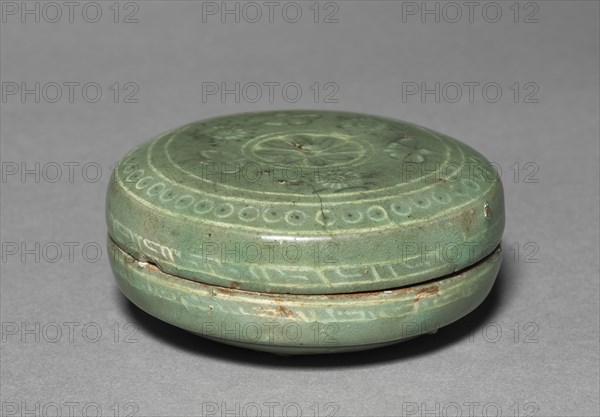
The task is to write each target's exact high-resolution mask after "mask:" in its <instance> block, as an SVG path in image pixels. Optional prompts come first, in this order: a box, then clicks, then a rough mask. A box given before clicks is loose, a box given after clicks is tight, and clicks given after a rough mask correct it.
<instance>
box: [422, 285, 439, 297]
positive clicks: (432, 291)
mask: <svg viewBox="0 0 600 417" xmlns="http://www.w3.org/2000/svg"><path fill="white" fill-rule="evenodd" d="M439 292H440V288H439V287H438V286H437V285H430V286H429V287H425V288H421V289H420V290H419V292H417V300H418V299H419V298H423V297H432V296H434V295H438V293H439Z"/></svg>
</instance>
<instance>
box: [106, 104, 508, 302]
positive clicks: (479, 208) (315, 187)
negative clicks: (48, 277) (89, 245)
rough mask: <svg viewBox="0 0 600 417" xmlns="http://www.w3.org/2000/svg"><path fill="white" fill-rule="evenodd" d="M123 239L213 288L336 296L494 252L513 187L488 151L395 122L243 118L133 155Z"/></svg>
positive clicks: (183, 133)
mask: <svg viewBox="0 0 600 417" xmlns="http://www.w3.org/2000/svg"><path fill="white" fill-rule="evenodd" d="M106 212H107V222H108V232H109V236H110V238H111V239H113V240H114V241H115V243H116V244H117V245H118V246H119V247H121V248H122V249H123V250H125V251H126V252H128V253H129V254H130V255H132V256H133V257H134V258H135V259H137V260H138V261H141V262H151V263H153V264H154V265H156V266H157V267H158V268H159V269H161V270H162V271H164V272H166V273H169V274H172V275H176V276H179V277H183V278H188V279H192V280H196V281H201V282H204V283H208V284H213V285H218V286H223V287H229V288H239V289H245V290H250V291H262V292H274V293H297V294H328V293H349V292H359V291H360V292H363V291H373V290H381V289H391V288H396V287H401V286H406V285H411V284H415V283H418V282H423V281H427V280H431V279H434V278H437V277H441V276H444V275H447V274H450V273H453V272H455V271H458V270H461V269H463V268H466V267H469V266H470V265H472V264H474V263H476V262H477V261H479V260H481V259H483V258H484V257H485V256H487V255H488V254H490V253H491V252H492V251H493V250H494V249H495V248H496V246H497V245H498V244H499V242H500V239H501V236H502V232H503V229H504V199H503V191H502V184H501V181H500V179H499V178H498V176H497V175H496V172H495V170H494V169H493V167H492V165H491V164H490V163H489V162H488V161H487V160H486V159H485V158H484V157H483V156H482V155H481V154H479V153H478V152H476V151H475V150H473V149H471V148H470V147H468V146H466V145H464V144H462V143H461V142H458V141H457V140H454V139H452V138H450V137H448V136H445V135H442V134H440V133H437V132H434V131H431V130H429V129H426V128H423V127H420V126H417V125H414V124H411V123H406V122H401V121H397V120H392V119H387V118H382V117H376V116H370V115H364V114H356V113H345V112H330V111H273V112H259V113H242V114H235V115H230V116H224V117H217V118H212V119H207V120H202V121H198V122H194V123H190V124H188V125H185V126H183V127H180V128H177V129H174V130H171V131H168V132H166V133H164V134H162V135H160V136H158V137H156V138H154V139H153V140H151V141H150V142H147V143H145V144H143V145H141V146H139V147H137V148H136V149H134V150H132V151H131V152H129V153H128V154H127V155H126V156H125V157H124V158H123V160H121V161H120V163H119V164H118V165H117V167H116V169H115V171H114V173H113V177H112V179H111V184H110V186H109V190H108V195H107V207H106Z"/></svg>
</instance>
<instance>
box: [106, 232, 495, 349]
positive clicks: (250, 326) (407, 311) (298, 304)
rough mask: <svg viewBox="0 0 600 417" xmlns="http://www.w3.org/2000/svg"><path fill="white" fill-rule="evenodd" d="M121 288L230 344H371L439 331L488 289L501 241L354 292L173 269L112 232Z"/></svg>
mask: <svg viewBox="0 0 600 417" xmlns="http://www.w3.org/2000/svg"><path fill="white" fill-rule="evenodd" d="M109 253H110V254H111V260H112V262H111V263H112V267H113V270H114V272H115V275H116V277H117V282H118V283H119V286H120V288H121V291H123V293H124V294H125V295H126V296H127V297H128V298H129V299H130V300H131V301H133V302H134V303H135V304H136V305H137V306H138V307H140V308H141V309H143V310H145V311H146V312H148V313H150V314H152V315H153V316H156V317H159V318H161V319H162V320H164V321H166V322H168V323H171V324H173V325H175V326H178V327H181V328H183V329H186V330H189V331H191V332H194V333H198V334H200V335H202V336H205V337H208V338H210V339H213V340H216V341H219V342H223V343H228V344H231V345H236V346H241V347H246V348H251V349H254V350H262V351H267V352H273V353H279V354H288V355H289V354H313V353H335V352H348V351H357V350H365V349H371V348H374V347H379V346H385V345H389V344H392V343H396V342H400V341H403V340H407V339H411V338H413V337H415V336H418V335H421V334H425V333H434V332H435V331H437V329H438V328H440V327H442V326H445V325H447V324H450V323H452V322H454V321H456V320H458V319H459V318H461V317H463V316H464V315H466V314H467V313H469V312H470V311H472V310H473V309H474V308H475V307H477V306H478V305H479V304H480V303H481V302H482V301H483V300H484V299H485V297H486V296H487V294H488V293H489V291H490V289H491V287H492V285H493V283H494V280H495V278H496V274H497V272H498V269H499V267H500V260H501V249H500V247H498V248H496V250H495V251H494V252H493V253H492V254H491V255H490V256H488V257H487V258H485V259H484V260H482V261H480V262H478V263H477V264H476V265H475V266H473V267H471V268H468V269H466V270H464V271H463V272H461V273H457V274H453V275H452V276H450V277H448V278H443V279H440V280H437V281H435V282H428V283H425V284H421V285H415V286H411V287H407V288H403V289H394V290H389V291H374V292H369V293H355V294H325V295H299V294H266V293H256V292H251V291H242V290H232V289H228V288H223V287H217V286H213V285H207V284H202V283H199V282H195V281H191V280H187V279H181V278H176V277H173V276H172V275H169V274H165V273H163V272H161V271H160V270H159V269H158V268H155V267H153V266H152V265H151V264H148V263H145V262H139V261H136V260H135V259H133V258H132V257H130V256H129V255H128V254H126V253H125V252H123V251H121V249H119V248H118V246H116V245H115V244H114V242H113V241H112V239H109Z"/></svg>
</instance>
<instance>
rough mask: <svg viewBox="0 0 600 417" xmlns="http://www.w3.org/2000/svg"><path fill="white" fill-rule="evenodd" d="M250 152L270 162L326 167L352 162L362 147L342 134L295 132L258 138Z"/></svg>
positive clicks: (357, 156)
mask: <svg viewBox="0 0 600 417" xmlns="http://www.w3.org/2000/svg"><path fill="white" fill-rule="evenodd" d="M252 154H253V155H254V156H255V157H257V158H258V159H260V160H262V161H266V162H269V163H273V164H285V165H297V166H309V167H327V166H334V165H346V164H350V163H353V162H354V161H356V160H358V159H360V158H362V157H363V156H364V155H365V149H364V147H363V146H362V145H361V144H360V143H358V142H356V141H352V140H349V139H346V138H344V137H339V136H332V135H315V134H311V133H296V134H288V135H276V136H272V137H269V138H266V139H264V140H261V141H260V142H258V143H256V144H255V145H254V146H253V147H252Z"/></svg>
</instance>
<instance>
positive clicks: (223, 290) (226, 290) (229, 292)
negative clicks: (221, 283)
mask: <svg viewBox="0 0 600 417" xmlns="http://www.w3.org/2000/svg"><path fill="white" fill-rule="evenodd" d="M214 288H215V289H216V290H217V291H218V292H219V293H220V294H225V295H237V292H236V290H235V289H230V288H226V287H214Z"/></svg>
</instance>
